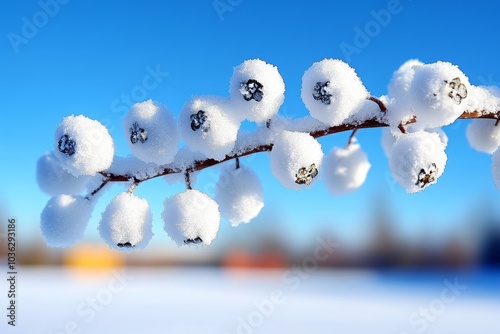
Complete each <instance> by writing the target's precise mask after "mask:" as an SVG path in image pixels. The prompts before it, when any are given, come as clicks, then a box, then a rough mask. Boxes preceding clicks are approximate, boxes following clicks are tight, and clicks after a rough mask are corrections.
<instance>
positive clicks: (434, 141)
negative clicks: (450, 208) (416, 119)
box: [389, 131, 447, 193]
mask: <svg viewBox="0 0 500 334" xmlns="http://www.w3.org/2000/svg"><path fill="white" fill-rule="evenodd" d="M444 149H445V147H444V145H443V143H442V142H441V139H440V138H439V135H438V134H437V133H429V132H426V131H418V132H414V133H408V134H404V135H401V136H399V137H398V139H397V141H396V143H395V144H394V145H393V147H392V149H391V151H390V154H389V169H390V170H391V173H392V176H393V177H394V180H395V181H396V182H397V183H399V184H400V185H401V186H402V187H403V188H405V190H406V191H407V192H408V193H415V192H418V191H421V190H423V189H424V188H426V187H428V186H429V185H431V184H434V183H436V182H437V179H438V178H439V177H440V176H441V175H442V174H443V172H444V168H445V166H446V160H447V156H446V153H445V151H444Z"/></svg>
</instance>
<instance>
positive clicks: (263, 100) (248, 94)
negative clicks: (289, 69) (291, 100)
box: [229, 59, 285, 123]
mask: <svg viewBox="0 0 500 334" xmlns="http://www.w3.org/2000/svg"><path fill="white" fill-rule="evenodd" d="M284 93H285V83H284V82H283V78H282V77H281V75H280V73H279V72H278V68H277V67H276V66H273V65H271V64H268V63H266V62H265V61H262V60H260V59H250V60H245V61H244V62H243V64H240V65H238V66H236V67H235V68H234V72H233V75H232V77H231V80H230V83H229V96H230V103H231V113H233V115H234V117H235V118H237V119H238V120H244V119H247V120H249V121H252V122H257V123H262V122H265V121H267V120H268V119H271V118H272V117H273V116H274V115H276V113H277V112H278V110H279V108H280V107H281V105H282V104H283V101H284V100H285V95H284Z"/></svg>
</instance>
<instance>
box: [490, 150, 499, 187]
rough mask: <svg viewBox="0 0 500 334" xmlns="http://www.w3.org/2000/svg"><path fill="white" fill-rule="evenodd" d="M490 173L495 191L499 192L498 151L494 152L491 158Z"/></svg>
mask: <svg viewBox="0 0 500 334" xmlns="http://www.w3.org/2000/svg"><path fill="white" fill-rule="evenodd" d="M491 173H492V174H493V181H494V182H495V185H496V187H497V189H498V190H500V150H496V151H495V153H493V156H492V158H491Z"/></svg>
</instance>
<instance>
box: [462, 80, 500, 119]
mask: <svg viewBox="0 0 500 334" xmlns="http://www.w3.org/2000/svg"><path fill="white" fill-rule="evenodd" d="M498 110H500V89H499V88H498V87H488V86H471V87H470V89H469V96H468V97H467V111H469V112H473V111H476V112H481V113H483V114H487V113H496V112H497V111H498Z"/></svg>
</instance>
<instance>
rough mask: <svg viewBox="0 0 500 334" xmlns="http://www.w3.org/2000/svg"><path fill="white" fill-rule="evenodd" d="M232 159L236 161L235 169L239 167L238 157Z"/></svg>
mask: <svg viewBox="0 0 500 334" xmlns="http://www.w3.org/2000/svg"><path fill="white" fill-rule="evenodd" d="M234 161H235V162H236V169H239V168H240V157H236V158H235V159H234Z"/></svg>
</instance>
